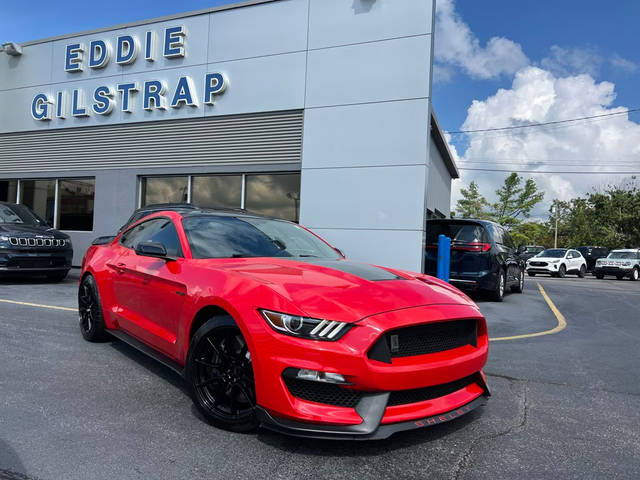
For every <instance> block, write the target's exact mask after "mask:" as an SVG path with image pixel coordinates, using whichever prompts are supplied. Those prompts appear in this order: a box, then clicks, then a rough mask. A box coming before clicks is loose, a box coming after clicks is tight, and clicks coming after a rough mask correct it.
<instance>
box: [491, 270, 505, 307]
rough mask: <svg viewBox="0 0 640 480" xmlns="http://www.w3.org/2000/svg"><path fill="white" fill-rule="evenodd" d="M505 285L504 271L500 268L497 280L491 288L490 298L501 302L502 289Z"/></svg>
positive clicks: (502, 297) (502, 296)
mask: <svg viewBox="0 0 640 480" xmlns="http://www.w3.org/2000/svg"><path fill="white" fill-rule="evenodd" d="M505 285H506V278H505V274H504V272H503V271H502V270H501V271H500V274H499V276H498V281H497V282H496V285H495V287H494V289H493V290H491V299H492V300H493V301H494V302H502V301H503V300H504V290H505Z"/></svg>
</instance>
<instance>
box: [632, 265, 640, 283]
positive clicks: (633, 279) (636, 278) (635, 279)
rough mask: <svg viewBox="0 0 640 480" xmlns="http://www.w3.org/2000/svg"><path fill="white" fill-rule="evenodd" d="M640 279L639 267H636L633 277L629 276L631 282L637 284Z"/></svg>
mask: <svg viewBox="0 0 640 480" xmlns="http://www.w3.org/2000/svg"><path fill="white" fill-rule="evenodd" d="M638 277H640V271H638V267H636V268H634V269H633V270H632V271H631V275H629V280H631V281H632V282H635V281H637V280H638Z"/></svg>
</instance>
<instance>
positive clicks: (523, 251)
mask: <svg viewBox="0 0 640 480" xmlns="http://www.w3.org/2000/svg"><path fill="white" fill-rule="evenodd" d="M544 250H545V247H543V246H542V245H520V246H519V247H518V256H519V257H520V258H521V259H522V260H523V261H527V260H529V259H530V258H531V257H534V256H536V255H537V254H539V253H540V252H542V251H544Z"/></svg>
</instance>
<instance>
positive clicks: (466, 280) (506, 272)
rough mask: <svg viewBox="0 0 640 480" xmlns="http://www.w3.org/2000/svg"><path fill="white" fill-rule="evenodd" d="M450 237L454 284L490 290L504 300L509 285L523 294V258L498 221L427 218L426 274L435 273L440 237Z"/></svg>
mask: <svg viewBox="0 0 640 480" xmlns="http://www.w3.org/2000/svg"><path fill="white" fill-rule="evenodd" d="M441 234H442V235H446V236H447V237H449V238H450V239H451V265H450V278H449V281H450V282H451V284H453V285H455V286H456V287H458V288H460V289H463V290H469V291H484V292H488V293H489V294H490V295H491V297H492V299H493V300H495V301H498V302H501V301H502V299H503V298H504V293H505V290H506V289H507V288H511V291H512V292H516V293H522V290H523V288H524V265H525V264H524V261H522V260H521V259H520V258H519V257H518V255H517V251H516V246H515V244H514V243H513V240H512V239H511V236H510V235H509V232H507V231H506V230H505V229H504V228H503V227H502V226H500V225H498V224H497V223H494V222H490V221H487V220H472V219H434V220H428V221H427V240H426V253H425V273H426V274H427V275H433V276H435V275H436V273H437V268H438V267H437V260H438V236H439V235H441Z"/></svg>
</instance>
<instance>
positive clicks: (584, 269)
mask: <svg viewBox="0 0 640 480" xmlns="http://www.w3.org/2000/svg"><path fill="white" fill-rule="evenodd" d="M586 273H587V267H585V266H584V265H582V266H581V267H580V270H578V273H577V275H578V278H584V276H585V274H586Z"/></svg>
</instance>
